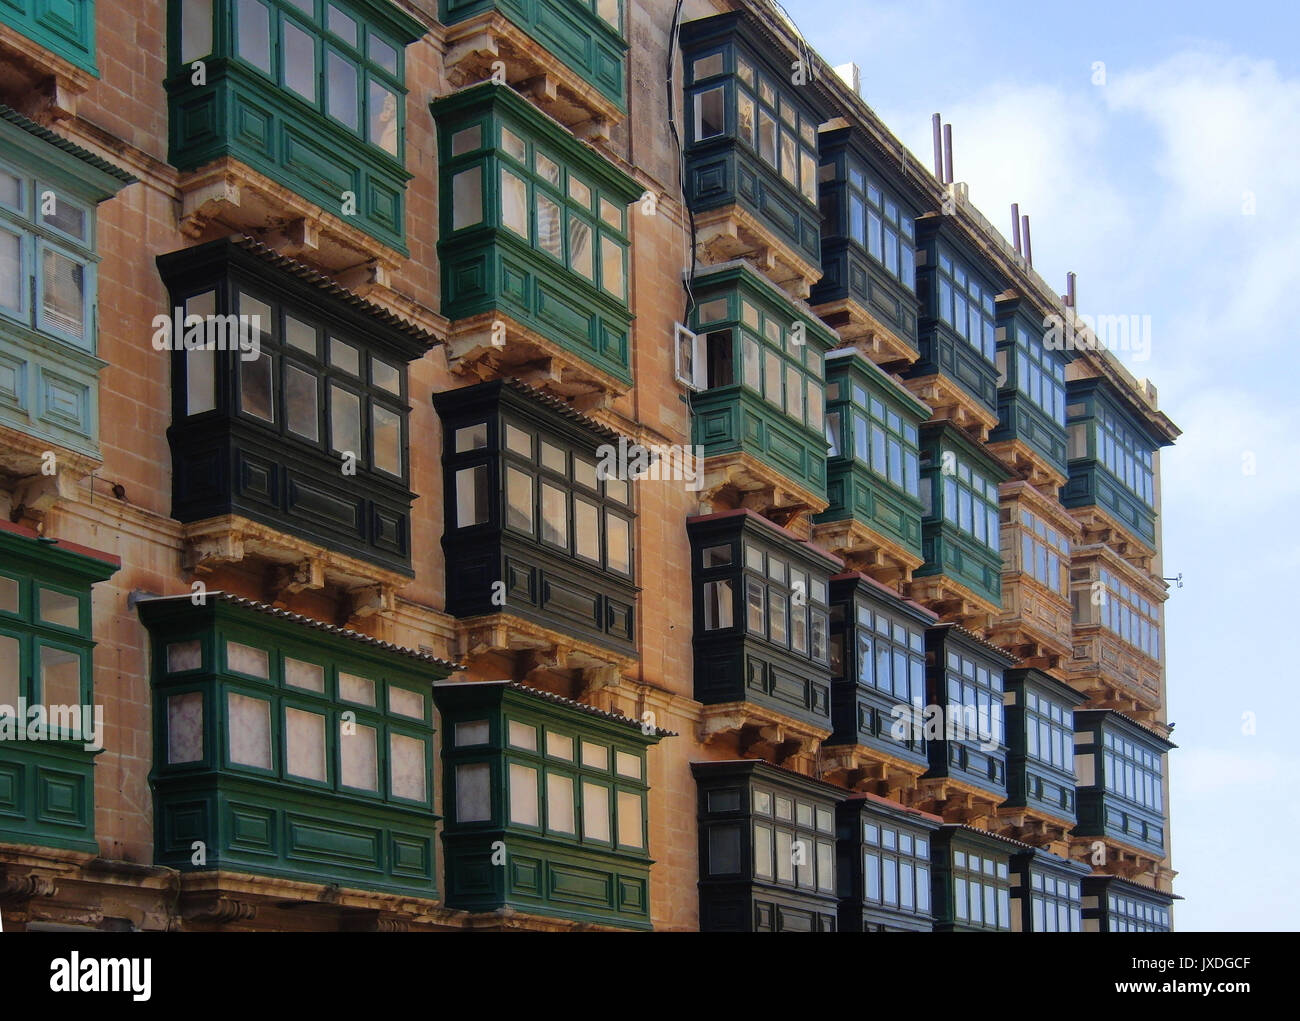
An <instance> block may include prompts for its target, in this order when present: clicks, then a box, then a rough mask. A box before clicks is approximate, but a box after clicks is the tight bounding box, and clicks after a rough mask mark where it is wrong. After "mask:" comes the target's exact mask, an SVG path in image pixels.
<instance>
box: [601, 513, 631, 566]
mask: <svg viewBox="0 0 1300 1021" xmlns="http://www.w3.org/2000/svg"><path fill="white" fill-rule="evenodd" d="M605 535H606V544H607V547H608V560H607V565H608V567H609V569H610V570H611V571H619V572H621V573H622V574H631V573H632V534H631V526H630V523H629V522H628V520H627V519H626V518H621V517H619V516H618V515H617V514H614V513H611V512H610V511H606V512H605Z"/></svg>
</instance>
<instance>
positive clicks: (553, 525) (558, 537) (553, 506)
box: [542, 483, 569, 549]
mask: <svg viewBox="0 0 1300 1021" xmlns="http://www.w3.org/2000/svg"><path fill="white" fill-rule="evenodd" d="M542 540H543V541H544V542H549V543H551V544H553V545H555V546H559V547H561V548H562V549H568V548H569V500H568V496H567V494H566V493H565V492H564V490H562V489H557V488H556V487H555V486H552V485H549V484H548V483H542Z"/></svg>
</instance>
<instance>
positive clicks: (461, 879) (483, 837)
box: [434, 681, 673, 929]
mask: <svg viewBox="0 0 1300 1021" xmlns="http://www.w3.org/2000/svg"><path fill="white" fill-rule="evenodd" d="M434 697H435V699H436V700H437V703H438V712H439V713H440V715H441V717H442V727H443V732H444V734H445V737H444V739H443V749H442V763H443V781H442V782H443V791H444V804H445V805H446V815H447V820H446V825H445V827H444V830H443V835H442V840H443V845H444V847H445V848H446V854H447V892H446V898H445V899H446V903H447V905H448V906H449V907H454V908H461V909H463V910H466V911H474V912H486V911H493V912H501V913H504V914H509V913H513V912H521V913H524V914H527V915H538V916H543V917H545V918H552V919H557V918H558V919H567V920H570V921H572V922H580V923H581V922H585V923H588V924H592V925H600V926H611V927H614V928H621V929H649V928H650V927H651V922H650V918H651V915H650V865H651V864H652V862H651V859H650V843H649V821H648V817H647V811H646V810H647V800H648V796H649V791H650V788H649V785H648V783H647V762H646V758H647V752H648V749H649V748H650V747H651V746H653V745H655V744H657V743H658V742H659V740H660V739H661V738H663V737H670V736H673V735H672V734H671V732H669V731H666V730H660V729H659V728H656V727H646V726H642V725H641V724H640V723H637V722H636V721H634V720H631V719H629V718H627V717H624V716H620V715H617V714H615V713H609V712H605V711H604V710H601V709H596V708H594V707H592V706H589V705H584V704H582V703H581V702H575V701H573V700H571V699H568V698H561V697H560V696H558V695H552V694H549V693H548V692H544V691H537V690H535V689H533V688H529V687H525V686H524V685H522V684H517V683H514V682H511V681H487V682H465V683H462V682H454V681H449V682H447V683H444V684H439V685H436V686H435V689H434Z"/></svg>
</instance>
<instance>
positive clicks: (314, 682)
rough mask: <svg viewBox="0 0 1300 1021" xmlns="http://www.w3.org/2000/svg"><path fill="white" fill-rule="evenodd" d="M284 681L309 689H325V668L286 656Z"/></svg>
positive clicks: (321, 690) (296, 686) (320, 690)
mask: <svg viewBox="0 0 1300 1021" xmlns="http://www.w3.org/2000/svg"><path fill="white" fill-rule="evenodd" d="M284 683H285V684H290V685H292V686H293V687H295V688H304V689H306V690H307V691H319V692H323V691H324V690H325V668H324V667H322V666H320V665H318V664H316V663H306V662H304V661H302V660H300V659H293V658H291V657H289V656H286V657H285V658H284Z"/></svg>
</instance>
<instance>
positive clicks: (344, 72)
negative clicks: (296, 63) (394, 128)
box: [325, 50, 361, 130]
mask: <svg viewBox="0 0 1300 1021" xmlns="http://www.w3.org/2000/svg"><path fill="white" fill-rule="evenodd" d="M325 68H326V76H327V78H326V80H327V82H328V89H329V112H330V115H331V116H333V117H335V118H337V119H338V120H340V121H342V122H343V123H344V124H346V125H347V126H348V127H350V128H352V129H354V130H355V129H357V128H359V127H360V126H361V119H360V118H361V114H360V110H359V109H358V100H357V92H358V88H357V66H356V65H355V64H353V63H351V62H350V61H347V60H344V59H343V58H342V57H340V56H339V55H338V54H337V53H335V52H333V51H332V50H331V51H329V53H328V54H327V55H326V59H325Z"/></svg>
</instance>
